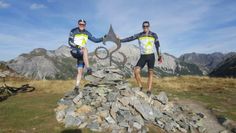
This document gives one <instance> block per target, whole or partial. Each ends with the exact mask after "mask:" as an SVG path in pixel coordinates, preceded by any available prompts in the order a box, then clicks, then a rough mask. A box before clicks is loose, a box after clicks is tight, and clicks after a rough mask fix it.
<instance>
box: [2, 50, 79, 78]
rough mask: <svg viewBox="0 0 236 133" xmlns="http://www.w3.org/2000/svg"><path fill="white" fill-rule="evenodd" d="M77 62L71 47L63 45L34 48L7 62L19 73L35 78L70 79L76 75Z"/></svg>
mask: <svg viewBox="0 0 236 133" xmlns="http://www.w3.org/2000/svg"><path fill="white" fill-rule="evenodd" d="M75 63H76V62H75V60H74V59H73V58H72V57H71V55H70V52H69V48H68V47H67V46H61V47H59V48H58V49H56V50H46V49H43V48H38V49H34V50H33V51H31V52H30V53H27V54H21V55H20V56H18V57H17V58H15V59H12V60H10V61H9V62H7V63H6V64H7V65H8V66H9V67H10V68H11V69H13V70H15V71H16V72H17V73H20V74H21V75H24V76H26V77H29V78H33V79H68V78H71V77H74V72H75V71H76V67H75Z"/></svg>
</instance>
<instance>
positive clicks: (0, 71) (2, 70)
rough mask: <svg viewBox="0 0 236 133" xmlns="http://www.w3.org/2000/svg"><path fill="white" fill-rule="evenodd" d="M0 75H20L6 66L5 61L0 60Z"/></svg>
mask: <svg viewBox="0 0 236 133" xmlns="http://www.w3.org/2000/svg"><path fill="white" fill-rule="evenodd" d="M0 77H1V78H3V77H20V75H19V74H18V73H16V72H15V71H14V70H12V69H11V68H10V67H8V66H7V65H6V62H3V61H0Z"/></svg>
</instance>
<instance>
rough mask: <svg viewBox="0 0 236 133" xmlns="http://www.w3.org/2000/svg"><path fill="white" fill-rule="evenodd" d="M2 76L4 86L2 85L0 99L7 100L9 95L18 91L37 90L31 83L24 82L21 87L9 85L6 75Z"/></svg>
mask: <svg viewBox="0 0 236 133" xmlns="http://www.w3.org/2000/svg"><path fill="white" fill-rule="evenodd" d="M2 78H3V86H1V87H0V101H3V100H6V99H7V98H8V97H10V96H13V95H16V94H17V93H26V92H32V91H34V90H35V87H33V86H30V85H29V84H24V85H22V86H21V87H12V86H8V85H7V84H6V83H5V77H4V76H2Z"/></svg>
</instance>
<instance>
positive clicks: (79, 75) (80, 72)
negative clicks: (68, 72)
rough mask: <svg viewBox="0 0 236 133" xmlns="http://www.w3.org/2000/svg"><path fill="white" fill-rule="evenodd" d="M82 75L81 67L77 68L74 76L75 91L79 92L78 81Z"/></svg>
mask: <svg viewBox="0 0 236 133" xmlns="http://www.w3.org/2000/svg"><path fill="white" fill-rule="evenodd" d="M82 75H83V68H82V67H81V68H78V73H77V77H76V87H75V91H77V92H79V85H80V81H81V78H82Z"/></svg>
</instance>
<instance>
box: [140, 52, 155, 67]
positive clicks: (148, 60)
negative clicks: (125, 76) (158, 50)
mask: <svg viewBox="0 0 236 133" xmlns="http://www.w3.org/2000/svg"><path fill="white" fill-rule="evenodd" d="M146 64H147V66H148V69H153V68H154V64H155V55H154V54H147V55H141V56H140V58H139V60H138V63H137V65H136V66H138V67H140V68H141V69H142V68H143V67H144V66H145V65H146Z"/></svg>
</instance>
